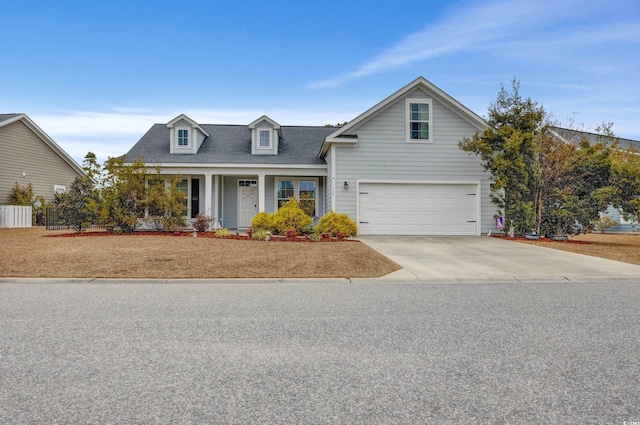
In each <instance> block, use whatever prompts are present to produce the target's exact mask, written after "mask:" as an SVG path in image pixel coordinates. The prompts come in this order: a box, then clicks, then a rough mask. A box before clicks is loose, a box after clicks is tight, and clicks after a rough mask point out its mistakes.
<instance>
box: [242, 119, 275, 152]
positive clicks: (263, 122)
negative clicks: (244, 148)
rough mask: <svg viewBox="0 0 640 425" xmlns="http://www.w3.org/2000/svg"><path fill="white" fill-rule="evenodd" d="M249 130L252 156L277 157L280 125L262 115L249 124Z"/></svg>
mask: <svg viewBox="0 0 640 425" xmlns="http://www.w3.org/2000/svg"><path fill="white" fill-rule="evenodd" d="M249 129H251V154H252V155H278V142H279V140H280V124H278V123H277V122H275V121H274V120H272V119H271V118H269V117H268V116H266V115H263V116H261V117H260V118H258V119H257V120H255V121H254V122H252V123H251V124H249Z"/></svg>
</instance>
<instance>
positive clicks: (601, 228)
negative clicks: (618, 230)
mask: <svg viewBox="0 0 640 425" xmlns="http://www.w3.org/2000/svg"><path fill="white" fill-rule="evenodd" d="M592 224H593V228H594V229H595V230H597V231H598V232H602V233H604V232H606V231H607V229H608V228H609V227H614V226H617V225H618V224H619V223H618V222H617V221H615V220H614V219H612V218H611V217H609V216H608V215H604V214H602V215H600V217H598V219H597V220H593V222H592Z"/></svg>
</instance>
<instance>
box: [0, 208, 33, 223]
mask: <svg viewBox="0 0 640 425" xmlns="http://www.w3.org/2000/svg"><path fill="white" fill-rule="evenodd" d="M3 227H4V228H6V227H31V207H22V206H18V205H0V228H3Z"/></svg>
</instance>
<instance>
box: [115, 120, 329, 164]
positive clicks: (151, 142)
mask: <svg viewBox="0 0 640 425" xmlns="http://www.w3.org/2000/svg"><path fill="white" fill-rule="evenodd" d="M200 127H202V128H203V129H204V130H205V131H206V132H207V133H209V137H207V138H206V139H205V140H204V142H203V143H202V146H200V149H199V150H198V153H197V154H171V153H170V152H169V148H170V146H169V129H168V128H167V126H166V124H154V125H153V126H152V127H151V128H150V129H149V131H147V133H146V134H145V135H144V136H142V138H141V139H140V140H139V141H138V143H136V144H135V145H134V146H133V147H132V148H131V150H129V152H127V154H126V161H127V162H131V161H134V160H136V159H137V158H140V159H142V160H143V161H144V162H146V163H186V164H200V163H206V164H276V165H277V164H304V165H307V164H324V163H325V162H324V160H323V159H320V158H318V157H317V155H318V152H319V151H320V146H322V142H323V140H324V138H325V137H326V136H328V135H329V134H331V133H333V132H334V131H335V130H336V129H335V127H296V126H282V127H280V142H279V144H278V155H252V154H251V130H250V129H249V127H248V126H246V125H219V124H200Z"/></svg>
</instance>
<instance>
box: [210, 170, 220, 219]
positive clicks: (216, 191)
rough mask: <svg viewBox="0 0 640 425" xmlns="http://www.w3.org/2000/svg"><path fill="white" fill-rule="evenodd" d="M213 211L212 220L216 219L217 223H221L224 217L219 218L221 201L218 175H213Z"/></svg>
mask: <svg viewBox="0 0 640 425" xmlns="http://www.w3.org/2000/svg"><path fill="white" fill-rule="evenodd" d="M213 179H214V180H213V211H211V218H215V219H216V220H217V221H221V219H222V217H218V209H219V202H220V201H219V199H220V195H219V194H220V186H219V184H218V180H219V179H218V175H217V174H214V175H213Z"/></svg>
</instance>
